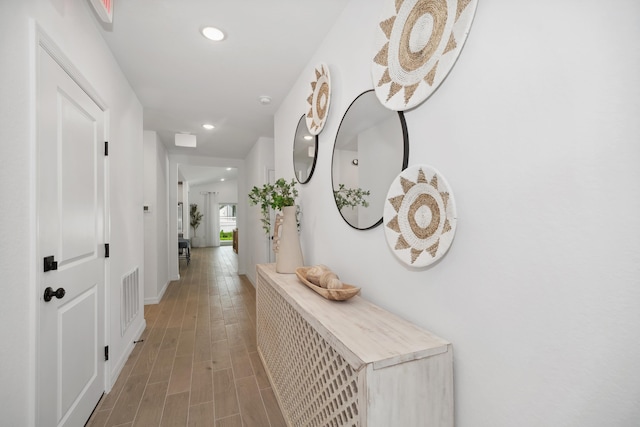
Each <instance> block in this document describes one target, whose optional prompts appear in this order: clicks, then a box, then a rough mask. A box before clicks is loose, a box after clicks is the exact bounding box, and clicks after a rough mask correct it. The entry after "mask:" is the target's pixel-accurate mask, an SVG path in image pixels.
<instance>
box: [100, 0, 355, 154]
mask: <svg viewBox="0 0 640 427" xmlns="http://www.w3.org/2000/svg"><path fill="white" fill-rule="evenodd" d="M346 3H347V1H346V0H322V1H314V2H312V1H310V0H217V1H216V0H182V1H177V0H114V6H113V24H112V25H109V26H105V25H103V31H102V32H103V35H104V38H105V40H106V42H107V44H108V45H109V47H110V49H111V50H112V51H113V54H114V56H115V58H116V60H117V61H118V63H119V64H120V66H121V68H122V70H123V72H124V73H125V75H126V76H127V79H128V80H129V83H130V84H131V86H132V88H133V90H134V91H135V93H136V94H137V96H138V99H139V100H140V102H141V103H142V105H143V108H144V129H145V130H154V131H156V132H157V134H158V136H159V138H160V140H161V141H162V142H163V143H164V144H165V146H166V147H167V149H168V151H169V152H170V153H180V154H193V155H203V156H214V157H221V158H232V159H243V158H244V157H245V156H246V155H247V153H248V152H249V150H250V149H251V147H252V146H253V144H254V143H255V142H256V141H257V140H258V138H259V137H261V136H264V137H273V115H274V113H275V112H276V111H277V109H278V106H279V105H280V103H281V102H282V101H283V99H284V97H285V96H286V94H287V93H288V91H289V89H290V87H291V85H292V84H293V83H294V82H295V81H296V80H297V78H298V77H299V75H300V73H301V72H302V71H303V70H304V68H305V66H306V65H307V63H308V62H309V61H310V59H311V57H312V55H313V53H314V52H315V51H316V49H317V47H318V45H319V44H320V43H321V42H322V40H323V39H324V38H325V36H326V34H327V33H328V32H329V30H330V29H331V27H332V25H333V23H334V21H335V20H336V18H337V16H338V15H339V14H340V13H341V12H342V10H343V9H344V7H345V6H346ZM204 26H216V27H218V28H220V29H221V30H223V31H224V32H225V33H226V35H227V38H226V40H224V41H223V42H218V43H215V42H211V41H209V40H207V39H205V38H204V37H203V36H202V35H201V34H200V29H201V28H202V27H204ZM261 95H268V96H270V97H271V98H272V103H271V104H270V105H267V106H265V105H262V104H260V102H259V100H258V98H259V97H260V96H261ZM204 123H211V124H213V125H215V126H216V128H215V129H214V130H212V131H207V130H205V129H203V128H202V124H204ZM179 132H189V133H192V134H195V135H196V136H197V144H198V146H197V148H180V147H175V145H174V135H175V134H176V133H179Z"/></svg>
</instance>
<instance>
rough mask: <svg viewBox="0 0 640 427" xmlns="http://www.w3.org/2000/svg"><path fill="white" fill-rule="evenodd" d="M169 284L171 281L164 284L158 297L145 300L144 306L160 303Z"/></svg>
mask: <svg viewBox="0 0 640 427" xmlns="http://www.w3.org/2000/svg"><path fill="white" fill-rule="evenodd" d="M169 283H171V280H169V281H167V283H165V284H164V286H163V287H162V289H160V295H158V296H156V297H153V298H145V299H144V305H152V304H159V303H160V301H162V297H163V296H164V293H165V292H166V291H167V287H168V286H169Z"/></svg>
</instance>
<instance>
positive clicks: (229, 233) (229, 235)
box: [220, 230, 233, 240]
mask: <svg viewBox="0 0 640 427" xmlns="http://www.w3.org/2000/svg"><path fill="white" fill-rule="evenodd" d="M220 240H233V231H227V232H225V231H222V230H220Z"/></svg>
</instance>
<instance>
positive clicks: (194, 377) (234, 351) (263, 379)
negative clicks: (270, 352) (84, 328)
mask: <svg viewBox="0 0 640 427" xmlns="http://www.w3.org/2000/svg"><path fill="white" fill-rule="evenodd" d="M236 257H237V255H236V254H235V253H234V252H233V251H232V248H231V246H221V247H219V248H197V249H193V250H192V255H191V264H190V265H189V266H188V267H187V266H186V261H185V260H183V259H181V260H180V277H181V279H180V280H179V281H175V282H171V283H170V284H169V286H168V288H167V291H166V292H165V295H164V297H163V298H162V301H161V302H160V304H157V305H149V306H145V311H144V316H145V319H146V322H147V328H146V330H145V331H144V334H143V336H142V337H141V338H142V339H143V340H144V341H143V342H140V343H138V344H136V347H135V349H134V351H133V353H132V354H131V356H130V357H129V360H128V361H127V363H126V365H125V366H124V368H123V370H122V373H121V374H120V376H119V377H118V380H117V381H116V383H115V385H114V387H113V388H112V390H111V392H110V393H109V394H105V395H104V396H103V397H102V400H101V401H100V403H99V404H98V407H97V408H96V410H95V411H94V414H93V415H92V417H91V419H90V420H89V422H88V423H87V425H88V426H91V427H103V426H108V427H111V426H119V427H133V426H143V427H153V426H171V427H179V426H212V427H235V426H237V427H242V426H245V427H254V426H255V427H280V426H285V422H284V419H283V417H282V414H281V412H280V409H279V407H278V403H277V401H276V398H275V395H274V394H273V391H272V389H271V385H270V384H269V380H268V379H267V376H266V374H265V371H264V367H263V366H262V363H261V361H260V358H259V356H258V353H257V348H256V329H255V321H256V314H255V313H256V305H255V289H254V288H253V286H252V285H251V283H250V282H249V281H248V280H247V278H246V277H245V276H238V275H237V273H236V272H237V259H236Z"/></svg>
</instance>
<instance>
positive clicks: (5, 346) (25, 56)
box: [0, 0, 144, 426]
mask: <svg viewBox="0 0 640 427" xmlns="http://www.w3.org/2000/svg"><path fill="white" fill-rule="evenodd" d="M34 22H35V23H37V24H38V25H39V26H40V28H41V29H42V31H43V32H44V33H46V34H47V35H48V37H50V38H51V39H52V40H53V42H54V43H55V44H56V45H57V46H58V47H59V48H60V50H61V51H62V52H63V53H64V54H65V55H66V56H67V58H68V59H69V60H70V62H71V63H73V64H74V66H75V67H76V68H77V69H78V70H79V71H80V73H81V74H82V75H83V77H84V78H85V79H86V80H87V81H89V82H90V83H91V85H92V87H93V89H94V90H95V92H96V93H98V95H99V96H100V97H101V98H102V99H103V100H104V102H105V103H106V105H107V106H108V109H109V121H108V134H109V136H110V150H109V151H110V156H109V162H108V163H109V195H108V197H109V201H110V208H111V209H110V237H111V238H110V242H109V243H110V245H111V257H110V258H109V261H108V262H107V265H108V278H109V281H108V282H107V290H108V295H110V297H111V300H110V312H109V315H110V319H111V322H110V324H109V330H110V335H109V336H108V337H109V345H110V355H111V360H110V361H109V365H108V366H109V369H110V370H111V373H112V374H117V372H116V371H117V369H118V368H119V366H120V363H121V362H122V360H123V358H126V356H127V352H128V351H130V350H131V349H132V346H133V344H132V342H133V340H134V339H135V335H136V334H137V333H139V331H141V330H142V329H141V328H144V319H143V316H142V310H140V315H139V316H138V318H137V319H136V320H135V321H134V323H133V325H132V327H131V328H130V329H129V330H128V333H127V334H126V335H125V336H124V337H120V325H119V320H120V312H119V307H120V303H119V300H120V290H119V283H120V279H121V277H122V276H123V275H124V274H126V273H127V272H129V271H131V270H133V269H134V268H136V267H140V268H141V276H140V277H141V278H142V279H143V278H144V270H143V268H142V267H143V262H144V260H143V246H142V244H143V239H142V236H143V220H142V203H143V201H142V194H143V193H142V191H143V190H142V182H143V175H142V167H141V165H142V156H143V152H142V150H143V148H142V107H141V105H140V103H139V102H138V100H137V98H136V97H135V95H134V93H133V91H132V90H131V88H130V86H129V84H128V83H127V80H126V79H125V78H124V76H123V74H122V72H121V71H120V69H119V67H118V65H117V63H116V61H115V60H114V58H113V56H112V55H111V53H110V52H109V51H108V49H107V47H106V44H105V43H104V41H103V40H102V38H101V36H100V34H99V31H98V27H97V25H98V24H97V23H96V21H95V19H94V17H93V15H92V13H91V12H90V10H89V6H88V2H85V1H61V0H56V1H37V0H20V1H19V0H8V1H2V2H0V57H2V58H3V61H2V66H1V67H0V88H1V92H0V158H1V159H3V162H2V168H0V182H2V183H3V185H1V186H0V188H2V190H1V191H2V193H1V194H0V196H1V200H2V216H3V220H2V221H1V222H0V271H2V278H1V279H0V287H1V290H2V294H3V298H4V299H5V304H3V308H2V310H0V324H2V325H5V327H3V328H2V332H0V360H2V364H0V377H1V378H2V385H1V386H0V413H2V423H3V424H6V425H20V426H33V425H35V422H36V420H35V412H36V403H35V397H36V387H35V385H36V379H35V375H36V374H35V373H36V315H37V313H36V309H37V307H38V306H39V298H40V284H39V283H36V279H35V278H36V271H37V270H36V268H38V267H40V263H39V262H38V260H36V259H35V253H36V230H35V223H36V221H35V214H36V212H35V182H34V179H33V178H34V176H35V169H34V161H35V160H34V159H35V158H34V148H35V141H36V139H35V138H36V135H35V131H34V125H35V117H36V115H35V114H36V105H35V102H34V100H35V95H34V94H35V68H34V63H33V58H34V57H35V53H34V52H35V50H36V31H35V25H32V24H33V23H34ZM8 183H10V184H11V185H6V184H8ZM140 308H142V305H141V307H140ZM9 325H10V326H9ZM111 376H112V375H111Z"/></svg>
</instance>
